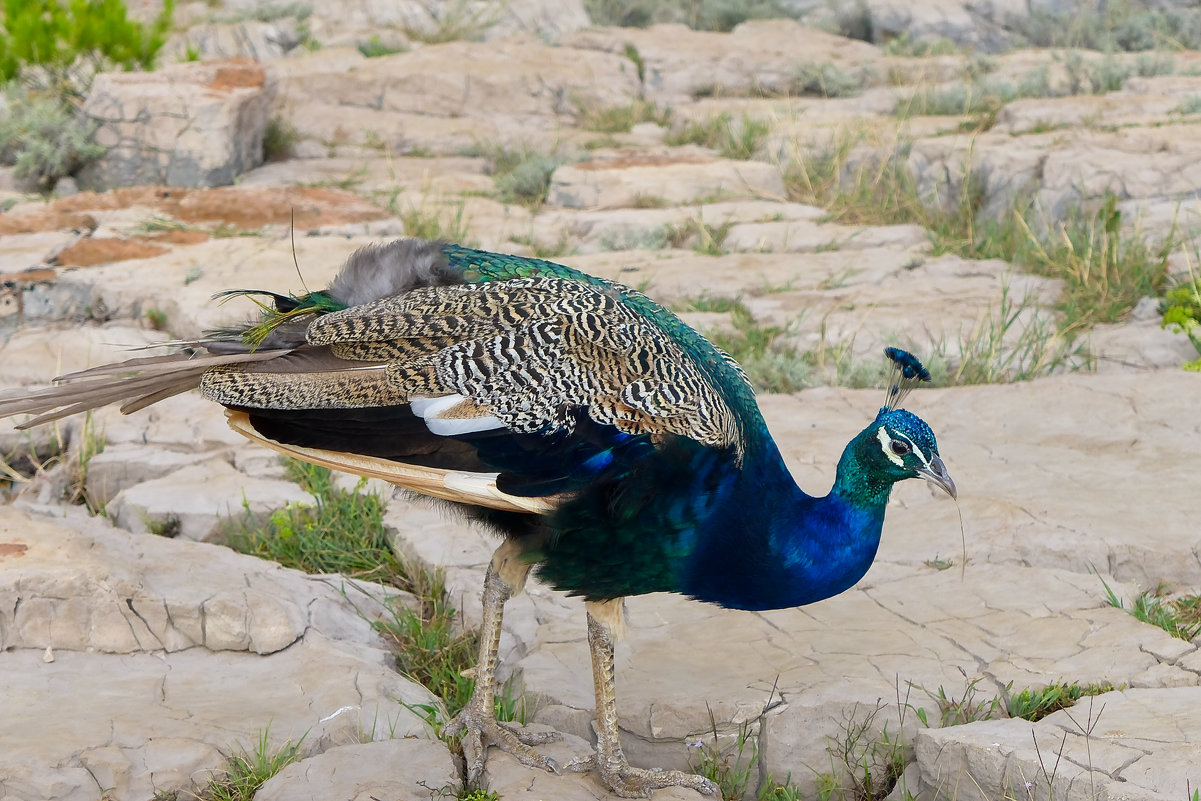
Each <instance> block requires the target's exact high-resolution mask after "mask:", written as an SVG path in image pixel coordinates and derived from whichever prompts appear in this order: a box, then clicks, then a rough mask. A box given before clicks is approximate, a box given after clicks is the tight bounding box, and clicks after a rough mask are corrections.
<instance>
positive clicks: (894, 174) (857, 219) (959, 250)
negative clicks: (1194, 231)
mask: <svg viewBox="0 0 1201 801" xmlns="http://www.w3.org/2000/svg"><path fill="white" fill-rule="evenodd" d="M855 143H856V140H855V139H854V138H852V137H844V138H843V139H841V140H839V141H837V142H835V143H834V144H833V145H832V146H831V147H830V148H829V149H827V150H826V151H824V152H822V153H818V154H816V155H814V156H812V157H809V158H808V159H804V160H797V161H794V162H793V163H792V164H790V165H789V166H788V167H787V168H786V171H785V182H786V186H787V187H788V189H789V192H790V196H791V197H792V199H794V200H798V201H800V202H803V203H812V204H814V205H819V206H824V207H825V208H826V209H828V211H829V217H830V219H832V220H834V221H836V222H842V223H850V224H873V225H891V224H900V223H912V224H917V225H921V226H923V227H925V228H926V229H927V230H928V231H929V232H930V238H931V240H932V241H933V243H934V253H935V254H936V255H937V254H941V253H954V254H956V255H959V256H962V257H964V258H970V259H991V258H998V259H1004V260H1006V261H1009V262H1011V263H1014V264H1017V265H1019V266H1021V267H1023V268H1025V269H1026V270H1028V271H1029V272H1032V273H1034V274H1036V275H1042V276H1046V277H1048V278H1056V279H1061V280H1063V281H1064V284H1065V288H1064V291H1063V293H1062V295H1061V297H1060V300H1059V302H1058V303H1057V304H1056V310H1057V311H1058V312H1059V313H1060V319H1059V320H1058V321H1057V324H1056V327H1055V331H1056V332H1057V334H1058V336H1060V337H1061V338H1063V339H1064V340H1066V341H1067V342H1068V343H1070V342H1072V341H1074V339H1075V337H1076V336H1077V335H1079V334H1080V333H1083V332H1084V331H1087V330H1088V329H1089V328H1090V327H1092V326H1093V325H1094V324H1096V323H1105V322H1116V321H1118V320H1120V319H1122V318H1123V317H1124V316H1125V315H1126V314H1127V313H1128V312H1129V311H1130V310H1131V309H1132V308H1133V307H1134V305H1135V304H1136V303H1137V302H1138V301H1139V299H1141V298H1143V297H1147V296H1151V297H1156V296H1159V295H1160V294H1161V293H1162V292H1163V290H1164V289H1165V285H1166V283H1167V280H1168V257H1169V255H1170V254H1171V252H1172V250H1173V248H1174V247H1175V239H1174V237H1172V236H1169V237H1167V238H1166V239H1165V241H1164V242H1162V243H1161V244H1159V245H1151V244H1150V243H1149V242H1148V241H1147V240H1146V239H1144V238H1143V237H1142V236H1140V235H1139V233H1138V232H1137V231H1135V232H1133V233H1131V232H1129V231H1127V230H1124V228H1123V225H1122V214H1121V211H1120V210H1119V209H1118V207H1117V198H1116V197H1115V196H1113V195H1109V196H1107V197H1105V198H1104V199H1103V200H1101V202H1100V203H1099V204H1097V205H1095V206H1093V207H1092V210H1089V211H1086V210H1085V209H1077V210H1075V211H1070V212H1068V213H1067V214H1066V215H1065V217H1064V218H1063V219H1061V220H1059V221H1053V220H1049V219H1039V217H1038V214H1037V208H1036V207H1035V206H1034V205H1033V204H1031V203H1029V202H1026V203H1024V204H1019V205H1016V206H1015V207H1014V208H1012V209H1011V211H1010V213H1008V214H1006V215H1003V217H1002V218H1001V219H1000V220H989V219H982V218H980V209H981V205H982V203H983V199H984V198H983V192H982V191H981V189H980V187H979V186H978V185H977V184H976V182H975V179H974V178H973V176H972V174H971V171H970V169H968V170H966V173H967V174H966V176H965V177H964V179H963V180H962V182H961V184H960V187H959V188H958V190H957V192H958V194H957V196H955V197H954V198H953V199H952V200H951V202H950V203H946V202H942V203H940V202H939V201H938V199H937V198H934V197H923V196H921V195H920V194H919V191H918V188H917V181H916V180H915V178H914V177H913V175H912V174H911V173H910V171H909V169H908V167H907V166H905V159H904V157H905V148H904V146H903V145H902V146H898V147H897V148H896V151H895V152H894V153H893V154H891V155H888V156H885V157H881V158H880V159H879V160H874V161H873V160H870V159H869V160H863V161H861V162H860V163H859V164H858V165H852V164H851V163H850V162H851V153H852V150H853V147H854V144H855ZM1018 310H1019V311H1020V309H1018ZM1007 321H1008V313H1005V314H1002V316H1001V318H1000V322H1001V323H1002V325H1001V328H1003V329H1008V328H1009V327H1010V325H1011V324H1012V323H1011V322H1007ZM1044 330H1045V331H1046V333H1048V334H1050V333H1051V330H1050V329H1049V328H1048V329H1044ZM1065 353H1066V352H1065Z"/></svg>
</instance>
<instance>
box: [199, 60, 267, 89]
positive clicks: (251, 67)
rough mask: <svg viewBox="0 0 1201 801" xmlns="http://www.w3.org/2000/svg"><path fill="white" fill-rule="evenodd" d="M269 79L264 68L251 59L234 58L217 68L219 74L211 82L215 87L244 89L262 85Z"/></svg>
mask: <svg viewBox="0 0 1201 801" xmlns="http://www.w3.org/2000/svg"><path fill="white" fill-rule="evenodd" d="M266 79H267V74H266V73H265V72H263V68H262V67H260V66H259V65H258V64H256V63H255V62H253V61H251V60H250V59H234V60H231V61H227V62H226V63H224V64H222V65H221V66H220V67H218V68H217V75H216V76H215V77H214V78H213V82H212V83H210V84H209V86H211V87H212V88H213V89H242V88H245V87H254V86H262V85H263V81H265V80H266Z"/></svg>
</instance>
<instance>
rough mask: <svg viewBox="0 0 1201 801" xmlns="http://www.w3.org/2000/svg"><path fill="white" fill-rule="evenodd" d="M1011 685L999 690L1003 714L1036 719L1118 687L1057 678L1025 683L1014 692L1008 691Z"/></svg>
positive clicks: (1033, 721)
mask: <svg viewBox="0 0 1201 801" xmlns="http://www.w3.org/2000/svg"><path fill="white" fill-rule="evenodd" d="M1010 689H1011V688H1010V687H1007V688H1006V689H1005V692H1004V693H1003V694H1002V698H1003V700H1004V706H1005V714H1006V715H1008V716H1009V717H1011V718H1022V719H1024V720H1028V721H1030V722H1031V723H1037V722H1038V721H1040V720H1042V719H1043V718H1045V717H1046V716H1047V715H1050V714H1051V713H1053V712H1058V711H1059V710H1061V709H1067V708H1068V707H1071V706H1074V705H1075V703H1076V702H1077V701H1079V700H1080V699H1081V698H1085V697H1087V696H1091V695H1101V694H1102V693H1108V692H1112V691H1113V690H1115V689H1117V688H1116V687H1114V686H1113V685H1112V684H1109V683H1108V682H1096V683H1092V684H1079V683H1077V682H1072V683H1071V684H1065V683H1064V682H1061V681H1056V682H1052V683H1051V684H1048V685H1047V686H1046V687H1038V688H1033V687H1027V688H1026V689H1024V690H1021V691H1020V692H1016V693H1011V692H1010Z"/></svg>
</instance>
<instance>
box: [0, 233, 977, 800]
mask: <svg viewBox="0 0 1201 801" xmlns="http://www.w3.org/2000/svg"><path fill="white" fill-rule="evenodd" d="M226 294H232V295H249V296H250V297H251V298H253V299H255V300H256V302H257V303H258V304H259V305H260V307H261V308H262V310H263V311H262V315H261V316H260V318H259V319H257V320H255V321H253V322H252V323H248V324H247V325H245V326H242V327H240V328H232V329H225V330H219V331H214V332H210V333H209V335H207V336H206V338H204V339H203V340H199V341H196V342H192V343H188V347H186V348H185V349H184V351H183V352H180V353H174V354H171V355H166V356H155V357H148V358H139V359H133V360H130V361H126V362H122V363H120V364H114V365H107V366H104V367H98V368H93V369H90V370H85V371H83V372H79V373H75V374H73V375H69V376H65V377H63V378H62V379H60V381H61V383H60V384H59V385H57V386H55V387H51V388H49V389H45V390H40V391H34V392H26V393H24V394H21V395H19V396H16V397H8V398H4V399H0V417H6V416H11V415H16V414H25V413H33V414H37V415H39V416H37V417H35V418H34V419H31V420H28V421H27V422H25V423H24V424H23V425H22V427H28V426H34V425H38V424H41V423H45V422H48V421H51V420H55V419H58V418H61V417H64V416H66V415H71V414H74V413H77V412H80V411H83V410H86V409H90V408H94V407H97V406H101V405H104V404H108V403H111V402H116V401H122V402H123V405H122V407H121V409H122V411H123V412H127V413H128V412H131V411H135V410H137V409H141V408H143V407H145V406H148V405H150V404H153V403H155V402H157V401H159V400H162V399H164V398H167V397H170V396H172V395H175V394H177V393H180V392H184V391H186V390H189V389H193V388H195V387H199V388H200V391H201V392H202V393H203V394H204V395H205V396H206V397H207V398H209V399H211V400H213V401H216V402H217V403H220V404H222V405H223V406H224V407H225V408H226V415H227V417H228V420H229V424H230V425H231V426H232V427H233V428H234V429H235V430H237V431H238V432H240V433H242V434H244V435H245V436H247V437H248V438H250V439H251V440H254V441H256V442H259V443H261V444H263V445H266V446H268V447H270V448H274V449H276V450H279V451H282V452H283V453H286V454H288V455H290V456H293V457H296V458H299V459H303V460H306V461H309V462H313V463H316V464H319V465H325V466H328V467H332V468H336V469H339V470H345V471H348V472H351V473H357V474H359V475H364V476H370V477H377V478H381V479H385V480H387V481H389V482H391V483H393V484H395V485H396V486H398V487H401V488H403V489H405V490H409V491H412V492H417V493H421V494H424V495H427V496H432V497H434V498H438V499H441V500H443V501H445V502H447V503H448V504H450V505H452V506H454V507H457V508H458V509H460V510H463V511H465V512H466V513H467V515H468V516H470V517H471V518H473V519H474V520H476V521H478V522H479V523H480V524H482V525H483V526H485V527H487V528H489V529H491V530H493V531H495V532H497V533H499V534H500V535H502V537H503V539H502V540H501V544H500V546H499V547H498V548H497V550H496V552H495V554H494V556H493V557H492V560H491V563H490V565H489V567H488V569H487V573H486V576H485V578H484V587H483V618H482V630H481V644H480V653H479V663H478V666H477V669H476V687H475V691H474V695H473V697H472V698H471V700H470V702H469V703H468V704H467V706H466V707H465V708H464V709H463V710H462V711H461V712H460V713H459V714H458V715H457V716H456V718H455V719H454V720H453V721H451V723H450V724H449V725H448V727H447V729H446V731H447V733H448V734H450V735H452V736H455V735H461V736H462V744H463V749H464V754H465V758H466V761H467V769H468V779H469V781H471V782H472V783H474V782H476V781H478V780H479V778H480V775H481V772H482V770H483V768H484V764H485V753H486V750H487V748H488V747H489V746H497V747H499V748H501V749H503V750H505V751H508V752H510V753H512V754H514V755H515V756H516V757H517V758H518V759H519V760H521V761H522V762H523V763H525V764H527V765H529V766H534V767H540V768H542V769H545V770H548V771H558V770H560V766H559V765H557V764H556V763H555V762H554V761H553V760H552V759H550V758H548V757H546V756H544V755H543V754H541V753H540V752H539V751H538V750H537V748H536V746H538V745H540V744H544V743H546V742H549V741H550V740H551V739H552V738H553V736H554V735H553V733H549V734H548V733H532V732H527V731H524V730H518V729H514V728H510V727H507V726H505V725H503V724H501V723H499V722H498V721H497V720H496V718H495V714H494V701H495V694H496V671H497V659H498V648H499V642H500V633H501V616H502V612H503V608H504V605H505V602H506V600H508V599H509V598H510V597H511V596H512V595H513V594H514V593H517V592H520V591H521V590H522V588H523V586H524V584H525V582H526V579H527V577H528V576H529V574H530V571H531V570H534V571H536V573H537V575H538V576H539V578H540V579H541V580H542V581H544V582H546V583H547V584H549V585H550V586H551V587H554V588H555V589H557V590H561V591H563V592H566V593H570V594H572V595H577V596H582V597H583V599H584V601H585V606H586V610H587V615H586V618H587V634H588V645H589V649H590V651H591V657H592V667H593V673H594V683H595V688H596V732H597V744H596V749H595V753H594V754H593V755H592V756H591V757H590V758H589V759H588V760H577V761H575V762H573V763H571V764H569V765H565V766H563V767H564V768H565V769H571V770H596V771H597V772H598V773H599V775H600V777H601V779H602V780H603V781H604V783H605V784H606V785H607V786H608V787H609V788H611V789H612V790H613V791H614V792H616V793H617V794H618V795H621V796H626V797H643V796H647V795H650V793H651V791H652V790H654V789H656V788H661V787H668V786H684V787H691V788H694V789H696V790H698V791H701V792H703V793H707V794H713V793H715V792H716V791H717V788H716V786H715V785H714V784H713V783H712V782H710V781H709V780H707V779H705V778H703V777H700V776H695V775H692V774H689V773H686V772H682V771H678V770H659V769H642V768H637V767H633V766H631V765H630V764H629V762H628V761H627V760H626V757H625V755H624V753H623V752H622V746H621V743H620V740H619V738H618V716H617V701H616V695H615V690H614V643H615V642H616V641H617V639H618V638H619V636H620V633H621V631H622V627H623V622H624V604H623V599H624V598H625V597H626V596H629V595H638V594H642V593H650V592H674V593H680V594H683V595H686V596H688V597H690V598H694V599H696V600H698V601H705V602H708V603H713V604H718V605H720V606H724V607H728V608H731V609H746V610H766V609H779V608H784V607H792V606H800V605H803V604H809V603H813V602H815V601H820V600H822V599H824V598H829V597H830V596H833V595H836V594H838V593H840V592H843V591H844V590H846V589H848V588H849V587H851V586H852V585H853V584H855V583H856V582H857V581H858V580H859V579H860V578H861V577H862V576H863V575H864V573H865V572H866V571H867V569H868V567H869V566H870V565H871V563H872V560H873V559H874V557H875V554H876V549H877V546H878V544H879V542H880V532H881V526H882V524H883V521H884V512H885V507H886V505H887V502H888V497H889V493H890V491H891V489H892V486H893V484H895V483H896V482H898V481H901V480H903V479H907V478H923V479H926V480H928V481H929V482H931V483H932V484H933V485H934V486H936V487H938V488H940V489H941V490H943V491H945V492H946V493H947V494H949V495H950V496H952V497H954V496H955V492H956V491H955V484H954V482H953V481H952V480H951V478H950V476H949V475H948V474H947V470H946V467H945V466H944V464H943V461H942V458H941V457H940V455H939V451H938V444H937V442H936V440H935V437H934V434H933V432H932V431H931V430H930V427H929V426H928V425H927V424H926V423H925V422H923V421H922V420H921V419H920V418H918V417H917V416H916V415H914V414H912V413H910V412H909V411H906V410H905V409H902V408H901V407H900V404H901V401H902V399H903V398H904V397H905V395H906V394H907V393H908V391H909V390H910V389H911V388H912V387H914V386H916V385H917V384H918V383H919V382H921V381H928V380H929V377H930V376H929V373H928V372H927V371H926V370H925V368H924V367H923V366H922V365H921V363H920V362H919V361H918V360H917V358H915V357H914V356H912V355H911V354H909V353H906V352H905V351H902V350H899V349H895V348H888V349H886V355H887V357H888V359H889V360H890V361H891V368H892V371H891V374H890V380H889V382H888V388H887V396H886V399H885V403H884V405H883V407H882V408H881V409H880V410H879V413H878V414H877V415H876V417H875V419H873V420H872V421H871V422H870V423H869V424H868V425H867V427H866V428H864V429H863V430H862V431H861V432H859V433H858V434H857V435H855V437H854V438H853V439H851V441H850V443H849V444H848V445H847V446H846V449H845V450H844V451H843V454H842V457H841V458H840V459H839V461H838V466H837V470H836V473H835V479H834V484H833V487H832V489H831V490H830V492H829V494H828V495H826V496H824V497H814V496H811V495H808V494H806V493H805V492H804V491H802V490H801V489H800V488H798V486H797V485H796V483H795V482H794V481H793V479H792V477H791V476H790V474H789V472H788V470H787V468H786V467H785V464H784V461H783V458H782V457H781V454H780V451H779V449H778V448H777V446H776V444H775V442H774V441H773V440H772V437H771V435H770V434H769V433H768V430H767V426H766V424H765V423H764V420H763V417H762V415H761V414H760V411H759V408H758V405H757V404H756V402H755V394H754V391H753V390H752V387H751V383H750V381H749V380H748V378H747V375H746V374H745V373H744V371H743V370H742V368H741V367H740V366H739V365H738V364H737V362H735V361H734V360H733V359H732V358H731V357H730V356H728V355H727V354H726V353H724V352H723V351H721V350H719V349H718V348H717V347H715V346H714V345H713V344H711V343H710V342H709V341H708V340H706V339H705V338H704V337H703V336H702V335H701V334H699V333H698V332H697V331H695V330H693V329H692V328H690V327H689V326H688V325H687V324H685V323H684V322H683V321H682V320H680V318H679V317H677V316H676V315H675V314H673V313H672V312H670V311H669V310H667V309H666V308H664V307H663V306H661V305H659V304H658V303H656V302H655V301H653V300H651V299H650V298H649V297H647V296H646V295H644V294H642V293H640V292H637V291H635V290H633V289H630V288H628V287H626V286H623V285H621V284H618V283H615V282H612V281H608V280H604V279H601V278H596V277H593V276H590V275H587V274H585V273H582V272H579V271H577V270H574V269H571V268H569V267H566V266H563V265H559V264H555V263H552V262H549V261H543V260H540V259H534V258H527V257H521V256H509V255H501V254H498V253H490V252H486V251H482V250H475V249H471V248H467V247H463V246H460V245H454V244H448V243H445V242H430V241H422V240H418V239H400V240H397V241H393V242H390V243H387V244H381V245H373V246H369V247H365V248H362V249H360V250H358V251H356V252H355V253H353V254H352V255H351V256H350V257H349V259H348V260H347V262H346V264H345V265H344V266H343V267H342V269H341V270H340V272H339V273H338V274H337V276H336V277H335V278H334V280H333V281H332V283H331V284H330V285H329V287H328V288H327V289H325V290H322V291H318V292H308V293H305V294H300V295H283V294H278V293H273V292H266V291H245V290H239V291H236V292H232V293H226Z"/></svg>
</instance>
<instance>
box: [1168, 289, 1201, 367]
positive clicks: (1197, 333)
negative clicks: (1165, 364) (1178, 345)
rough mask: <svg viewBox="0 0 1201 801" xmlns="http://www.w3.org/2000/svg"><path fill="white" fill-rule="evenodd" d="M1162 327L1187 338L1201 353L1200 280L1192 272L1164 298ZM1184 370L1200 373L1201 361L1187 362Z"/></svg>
mask: <svg viewBox="0 0 1201 801" xmlns="http://www.w3.org/2000/svg"><path fill="white" fill-rule="evenodd" d="M1162 325H1163V327H1164V328H1171V329H1172V330H1173V331H1176V332H1177V333H1180V334H1184V335H1185V336H1187V337H1188V338H1189V341H1190V342H1192V343H1193V347H1194V348H1196V349H1197V353H1201V278H1199V277H1198V276H1197V275H1196V274H1194V273H1193V272H1192V270H1190V271H1189V276H1188V279H1187V280H1185V281H1183V282H1182V283H1181V284H1180V285H1179V286H1177V287H1175V288H1174V289H1171V290H1169V291H1168V293H1167V295H1166V296H1165V297H1164V302H1163V323H1162ZM1184 369H1186V370H1191V371H1193V372H1199V373H1201V359H1197V360H1196V361H1192V362H1188V363H1187V364H1185V365H1184Z"/></svg>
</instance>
